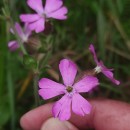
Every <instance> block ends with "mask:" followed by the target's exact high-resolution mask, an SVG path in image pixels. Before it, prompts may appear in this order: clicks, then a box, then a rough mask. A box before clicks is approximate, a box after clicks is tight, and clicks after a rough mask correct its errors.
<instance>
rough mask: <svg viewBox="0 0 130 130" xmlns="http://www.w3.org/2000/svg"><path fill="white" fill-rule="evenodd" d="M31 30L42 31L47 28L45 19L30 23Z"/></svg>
mask: <svg viewBox="0 0 130 130" xmlns="http://www.w3.org/2000/svg"><path fill="white" fill-rule="evenodd" d="M29 28H30V29H31V30H35V32H36V33H39V32H42V31H44V29H45V20H44V19H43V18H41V19H39V20H38V21H36V22H34V23H31V24H29Z"/></svg>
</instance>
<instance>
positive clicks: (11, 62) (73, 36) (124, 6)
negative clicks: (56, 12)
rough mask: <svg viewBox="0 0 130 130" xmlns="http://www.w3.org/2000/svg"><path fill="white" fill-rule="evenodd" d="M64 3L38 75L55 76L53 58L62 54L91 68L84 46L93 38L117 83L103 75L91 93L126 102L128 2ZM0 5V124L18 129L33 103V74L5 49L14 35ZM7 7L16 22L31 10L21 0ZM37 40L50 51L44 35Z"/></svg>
mask: <svg viewBox="0 0 130 130" xmlns="http://www.w3.org/2000/svg"><path fill="white" fill-rule="evenodd" d="M6 1H7V0H5V2H6ZM6 4H7V3H6ZM65 5H66V6H67V7H68V9H69V13H68V19H67V20H66V21H62V22H61V21H60V22H59V21H52V22H53V25H54V27H53V40H54V41H53V47H52V48H51V53H48V54H47V56H46V57H45V59H46V60H44V62H43V64H42V65H43V66H42V67H41V72H42V75H44V76H45V75H46V76H48V77H53V78H54V79H55V80H57V79H58V73H57V72H56V71H54V68H55V69H57V68H56V66H57V63H58V61H59V60H60V59H61V58H63V57H69V58H71V59H73V60H74V61H75V62H77V64H78V65H80V68H79V70H80V71H83V70H85V69H91V68H93V67H94V62H93V58H92V57H91V56H89V55H90V53H89V52H88V51H87V50H88V46H89V44H90V43H94V44H95V46H96V50H97V52H98V57H100V58H101V59H102V60H103V61H104V63H105V65H106V66H108V67H112V68H115V72H116V78H117V79H119V80H120V81H121V85H120V87H114V85H113V84H111V83H110V82H108V81H107V80H106V79H105V78H102V80H101V81H102V83H101V85H100V88H99V89H98V90H97V91H98V94H97V92H95V91H94V92H93V93H92V94H90V95H91V96H92V97H105V98H112V99H119V100H123V101H126V102H129V98H130V81H129V79H130V55H129V53H130V39H129V35H130V29H129V28H130V20H129V17H130V8H129V5H130V1H129V0H125V1H124V0H80V1H79V0H75V2H71V1H70V0H68V1H67V0H66V1H65ZM0 6H1V10H0V14H1V15H0V19H1V20H0V28H1V29H0V39H1V46H0V129H3V130H4V129H9V128H10V129H11V128H12V129H20V126H19V119H20V117H21V116H22V114H24V113H25V112H27V111H28V110H30V109H31V108H32V107H33V106H34V99H33V90H32V74H31V73H30V72H28V71H27V69H26V68H25V67H24V66H23V64H22V61H21V60H20V58H19V53H18V52H13V53H11V52H9V50H8V48H7V42H8V41H9V40H10V39H13V38H14V37H13V36H12V35H10V33H9V32H8V30H9V28H10V26H9V24H8V19H5V18H4V17H3V12H2V8H3V7H4V3H3V1H0ZM10 9H11V12H10V13H11V16H12V18H13V20H14V21H19V14H21V13H23V12H30V10H29V9H28V7H27V5H26V1H25V0H24V1H19V0H11V3H10ZM40 40H41V41H42V44H43V46H44V48H43V50H44V51H49V49H50V46H49V45H48V44H46V43H47V42H48V41H49V40H48V39H45V36H44V34H41V35H40ZM49 42H50V41H49ZM51 44H52V43H51ZM91 64H93V66H90V65H91ZM43 67H44V68H43ZM50 67H51V69H48V68H50Z"/></svg>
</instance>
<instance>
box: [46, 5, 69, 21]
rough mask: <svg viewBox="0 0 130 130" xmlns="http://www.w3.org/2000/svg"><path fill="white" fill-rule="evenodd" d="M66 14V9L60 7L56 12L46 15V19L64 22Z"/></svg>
mask: <svg viewBox="0 0 130 130" xmlns="http://www.w3.org/2000/svg"><path fill="white" fill-rule="evenodd" d="M67 12H68V10H67V8H66V7H62V8H60V9H58V10H57V11H54V12H52V13H48V14H47V17H48V18H55V19H60V20H64V19H67V16H66V14H67Z"/></svg>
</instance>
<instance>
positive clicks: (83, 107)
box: [72, 94, 92, 116]
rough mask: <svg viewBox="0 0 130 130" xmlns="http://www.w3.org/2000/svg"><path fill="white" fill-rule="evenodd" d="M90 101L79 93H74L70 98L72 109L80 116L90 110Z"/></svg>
mask: <svg viewBox="0 0 130 130" xmlns="http://www.w3.org/2000/svg"><path fill="white" fill-rule="evenodd" d="M91 108H92V107H91V105H90V103H89V102H88V101H87V100H85V99H84V98H83V97H82V96H80V95H79V94H74V95H73V98H72V111H73V112H74V113H75V114H77V115H80V116H84V115H85V114H89V113H90V111H91Z"/></svg>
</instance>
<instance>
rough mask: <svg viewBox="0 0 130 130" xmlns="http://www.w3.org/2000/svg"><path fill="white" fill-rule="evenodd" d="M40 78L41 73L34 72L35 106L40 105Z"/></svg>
mask: <svg viewBox="0 0 130 130" xmlns="http://www.w3.org/2000/svg"><path fill="white" fill-rule="evenodd" d="M38 80H39V75H38V74H37V73H34V78H33V82H34V84H33V87H34V98H35V106H36V107H37V106H39V105H40V98H39V94H38Z"/></svg>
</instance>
